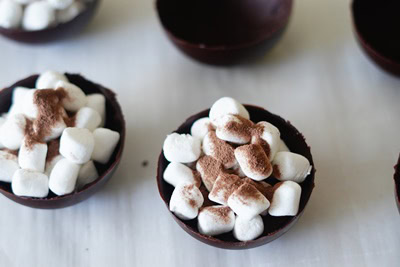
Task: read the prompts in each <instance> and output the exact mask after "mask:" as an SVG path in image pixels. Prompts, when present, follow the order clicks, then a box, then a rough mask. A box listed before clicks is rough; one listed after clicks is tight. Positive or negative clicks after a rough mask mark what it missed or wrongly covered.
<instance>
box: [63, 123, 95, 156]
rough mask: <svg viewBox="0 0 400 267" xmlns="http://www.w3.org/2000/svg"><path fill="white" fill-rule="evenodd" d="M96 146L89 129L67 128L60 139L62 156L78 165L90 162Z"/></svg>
mask: <svg viewBox="0 0 400 267" xmlns="http://www.w3.org/2000/svg"><path fill="white" fill-rule="evenodd" d="M94 146H95V139H94V137H93V134H92V132H91V131H89V130H88V129H79V128H66V129H65V130H64V132H63V134H62V135H61V139H60V154H61V155H63V156H64V157H65V158H67V159H68V160H70V161H72V162H73V163H76V164H84V163H86V162H88V161H89V160H90V157H91V156H92V153H93V150H94Z"/></svg>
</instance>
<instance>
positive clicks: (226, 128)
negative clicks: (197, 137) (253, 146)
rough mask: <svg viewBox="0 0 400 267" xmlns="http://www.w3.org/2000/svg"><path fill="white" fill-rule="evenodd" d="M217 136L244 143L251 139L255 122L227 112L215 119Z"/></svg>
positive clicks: (240, 143) (225, 139) (236, 142)
mask: <svg viewBox="0 0 400 267" xmlns="http://www.w3.org/2000/svg"><path fill="white" fill-rule="evenodd" d="M214 125H215V126H216V128H217V130H216V132H215V133H216V134H217V137H218V138H219V139H221V140H224V141H227V142H231V143H235V144H239V145H243V144H246V143H249V142H250V140H251V129H252V127H253V125H254V124H253V122H251V121H250V120H247V119H244V118H241V117H239V116H237V115H231V114H226V115H223V116H221V117H219V118H217V119H215V121H214Z"/></svg>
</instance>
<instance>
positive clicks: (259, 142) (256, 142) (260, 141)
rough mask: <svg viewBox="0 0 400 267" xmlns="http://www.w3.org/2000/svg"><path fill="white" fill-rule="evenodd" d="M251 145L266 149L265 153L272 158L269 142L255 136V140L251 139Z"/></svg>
mask: <svg viewBox="0 0 400 267" xmlns="http://www.w3.org/2000/svg"><path fill="white" fill-rule="evenodd" d="M251 143H252V144H254V145H259V146H261V147H262V148H263V149H264V152H265V154H266V155H267V157H268V158H270V156H271V147H270V146H269V144H268V143H267V141H265V140H264V139H262V138H261V137H260V136H258V135H256V136H253V138H252V139H251Z"/></svg>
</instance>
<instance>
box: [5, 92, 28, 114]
mask: <svg viewBox="0 0 400 267" xmlns="http://www.w3.org/2000/svg"><path fill="white" fill-rule="evenodd" d="M29 91H30V89H29V88H26V87H15V88H14V90H13V95H12V105H11V107H10V110H9V111H8V116H10V115H15V114H23V113H24V99H25V94H26V93H28V92H29Z"/></svg>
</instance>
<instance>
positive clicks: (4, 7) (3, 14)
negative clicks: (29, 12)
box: [0, 0, 23, 29]
mask: <svg viewBox="0 0 400 267" xmlns="http://www.w3.org/2000/svg"><path fill="white" fill-rule="evenodd" d="M22 15H23V8H22V6H21V5H20V4H18V3H16V2H15V1H12V0H1V1H0V27H3V28H6V29H14V28H18V27H19V26H20V24H21V21H22Z"/></svg>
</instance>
